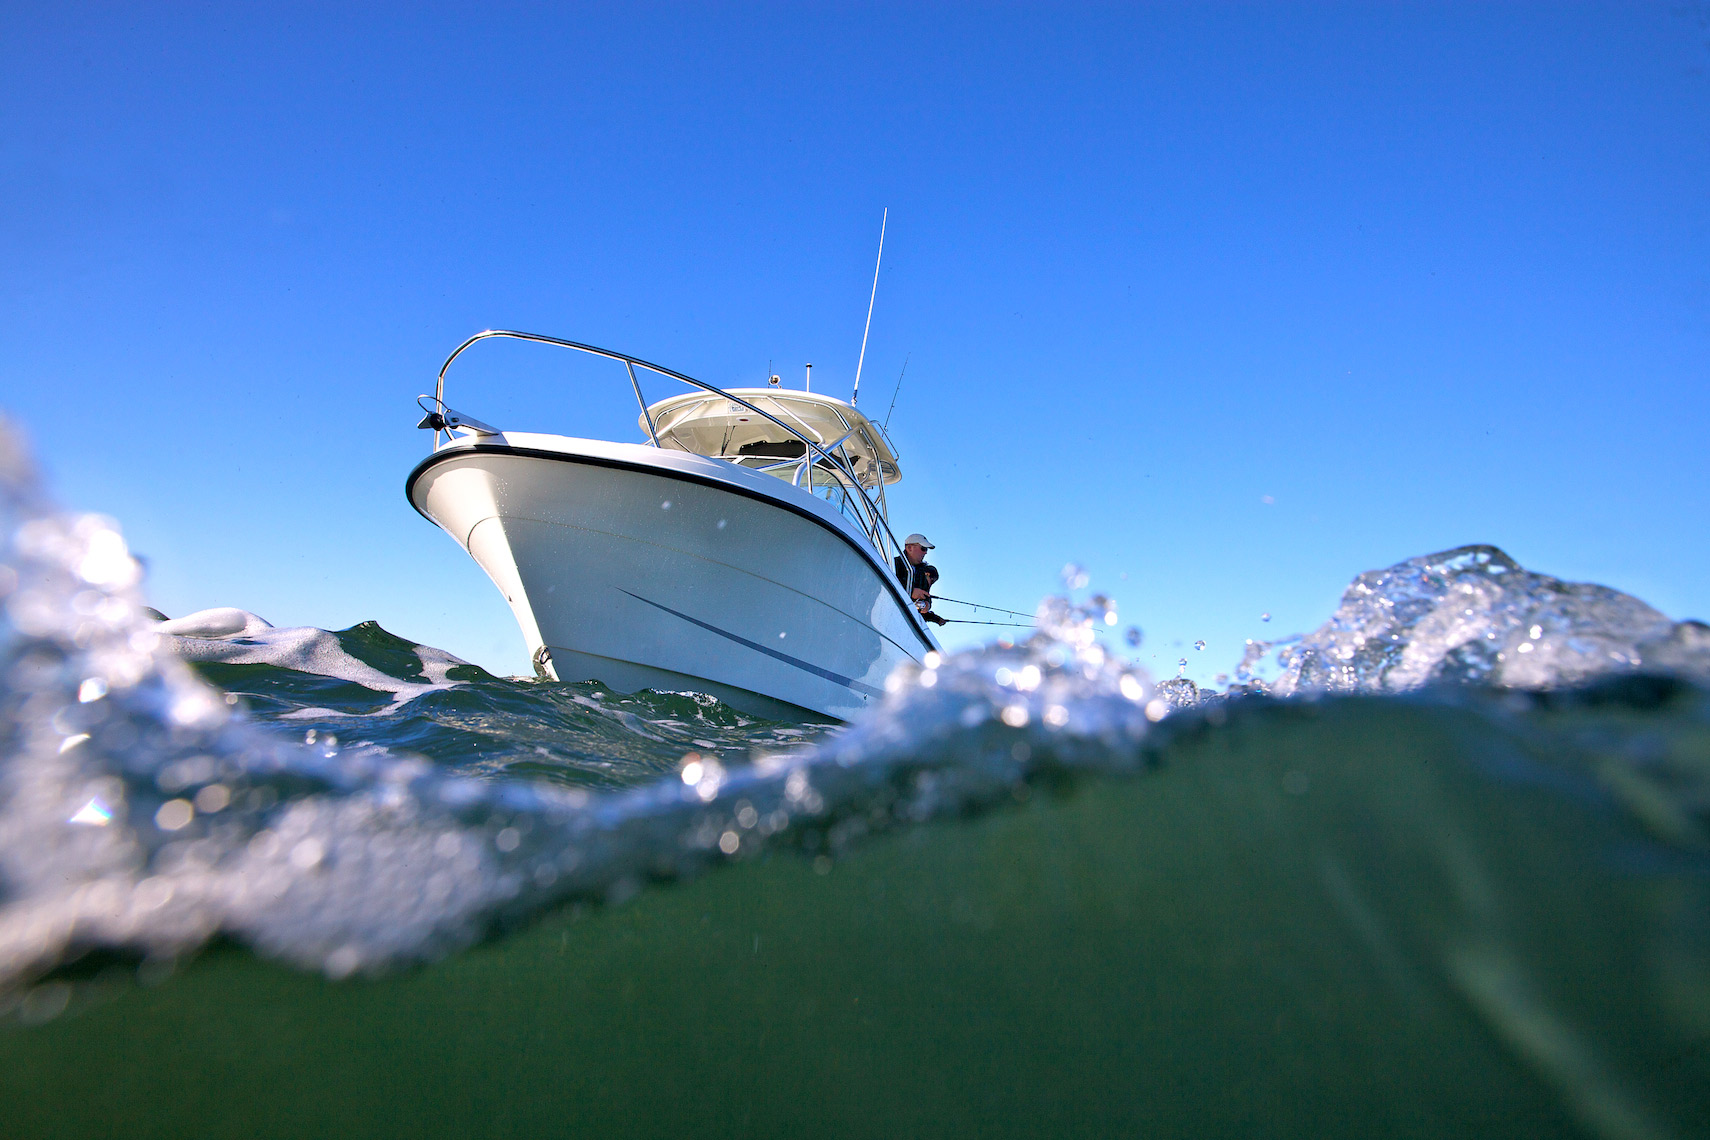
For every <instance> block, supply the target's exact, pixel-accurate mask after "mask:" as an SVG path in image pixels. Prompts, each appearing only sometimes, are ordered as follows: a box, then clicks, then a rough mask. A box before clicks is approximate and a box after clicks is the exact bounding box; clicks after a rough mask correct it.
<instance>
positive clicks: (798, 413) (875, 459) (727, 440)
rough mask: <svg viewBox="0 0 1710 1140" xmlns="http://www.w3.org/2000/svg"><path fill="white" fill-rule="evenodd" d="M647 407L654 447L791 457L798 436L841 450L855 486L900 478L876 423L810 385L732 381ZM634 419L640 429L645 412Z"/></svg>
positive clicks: (802, 448)
mask: <svg viewBox="0 0 1710 1140" xmlns="http://www.w3.org/2000/svg"><path fill="white" fill-rule="evenodd" d="M729 396H736V397H739V398H740V399H743V400H746V401H747V402H748V403H750V404H753V405H754V406H755V407H756V408H759V409H760V410H761V411H763V412H766V413H767V414H769V415H772V416H775V417H777V418H778V419H779V420H781V421H783V422H784V423H785V424H788V425H789V426H790V427H791V428H792V429H794V430H795V431H796V432H798V433H800V438H798V436H796V435H792V434H791V433H790V432H788V431H785V430H784V429H783V428H781V427H779V426H778V425H777V424H775V423H773V422H772V421H771V420H769V419H767V418H766V417H765V416H759V415H755V414H754V413H753V412H752V411H750V410H749V409H747V408H745V407H743V406H742V405H741V404H739V403H737V402H736V401H735V400H732V399H729ZM647 413H648V415H650V416H652V417H653V430H654V432H655V433H656V434H657V436H658V439H659V446H660V447H669V448H674V449H676V450H678V451H689V452H693V453H695V454H696V455H707V456H712V457H713V458H715V459H736V460H741V459H751V458H756V457H758V458H768V459H799V458H801V457H802V456H804V455H806V454H807V445H806V444H804V443H803V442H802V439H803V438H806V439H811V440H812V441H813V442H814V443H816V444H818V445H819V446H820V447H822V448H824V449H825V450H826V451H828V452H830V453H831V454H832V456H833V457H834V458H841V456H840V455H839V450H840V449H841V450H842V451H843V452H844V453H846V454H847V455H848V457H849V461H850V465H851V467H852V468H853V471H854V475H855V479H856V481H857V482H859V483H860V484H861V485H862V486H863V487H875V486H877V485H878V482H879V477H880V476H881V475H882V476H883V478H884V481H885V482H886V483H895V482H896V481H897V480H898V479H900V478H902V472H901V471H900V470H899V469H898V467H897V455H896V451H895V450H894V449H893V448H892V447H891V444H890V440H888V439H886V438H885V431H884V429H883V428H882V427H880V426H879V425H878V424H876V423H874V422H873V421H872V420H869V419H868V418H867V417H866V416H865V415H863V414H862V413H861V412H860V411H858V410H857V409H856V408H855V407H854V405H852V404H846V403H844V402H843V401H842V400H838V399H834V398H832V397H830V396H821V395H819V394H818V393H815V392H798V391H794V390H792V389H778V388H732V389H730V390H729V392H728V393H727V394H721V395H714V394H712V393H710V392H689V393H685V394H684V395H681V396H672V397H671V398H670V399H668V400H660V401H659V402H658V403H657V404H654V405H652V406H651V407H649V408H648V409H647ZM637 423H638V424H639V425H640V426H641V429H642V430H643V431H646V430H647V416H641V417H639V418H638V420H637ZM840 441H841V442H840ZM833 444H838V445H839V447H833V446H832V445H833Z"/></svg>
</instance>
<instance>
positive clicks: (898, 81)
mask: <svg viewBox="0 0 1710 1140" xmlns="http://www.w3.org/2000/svg"><path fill="white" fill-rule="evenodd" d="M352 8H360V11H352V10H351V9H352ZM886 207H889V209H890V230H889V235H888V237H887V241H886V247H885V263H884V272H883V276H882V278H881V280H880V285H879V298H878V306H877V309H876V311H875V314H874V317H873V329H872V340H871V343H870V345H869V347H868V351H867V365H866V372H865V375H864V378H863V381H862V387H863V390H864V395H865V397H866V398H865V400H864V401H863V404H864V406H867V407H869V408H870V409H875V410H877V411H878V412H880V413H882V412H883V410H884V407H885V405H886V404H887V403H888V402H889V399H890V396H891V390H892V387H893V386H894V384H895V381H896V377H897V375H898V373H899V371H900V370H901V368H902V366H903V362H904V360H905V359H906V360H907V361H908V372H907V378H906V380H905V382H904V387H903V391H902V394H901V399H900V400H899V402H898V405H897V409H896V413H895V417H894V419H893V420H892V428H893V434H894V435H895V437H896V439H897V442H898V444H899V447H900V449H901V452H902V458H903V466H904V473H905V478H904V481H903V483H902V484H901V485H900V486H899V488H898V489H897V492H896V494H895V495H894V497H893V500H892V510H893V521H894V524H895V525H896V528H897V529H898V531H899V533H900V532H902V531H907V530H922V531H924V532H926V533H927V534H928V535H930V536H931V537H932V539H933V540H934V541H935V542H937V543H938V545H939V550H938V551H937V552H936V559H935V560H936V562H937V563H938V565H939V566H940V568H941V570H942V571H943V572H944V575H945V577H944V583H943V588H944V589H945V591H946V592H947V593H949V594H951V595H952V596H955V597H966V598H974V599H979V600H987V601H991V602H993V603H995V604H998V605H1004V606H1011V607H1014V608H1018V609H1030V608H1031V607H1032V605H1033V603H1034V602H1035V601H1037V599H1038V598H1039V597H1040V596H1041V595H1042V594H1044V593H1045V592H1047V591H1049V590H1051V589H1053V588H1055V587H1056V585H1057V574H1058V571H1059V570H1060V569H1061V567H1062V566H1063V564H1064V563H1065V562H1069V561H1075V562H1079V563H1082V564H1084V565H1085V566H1086V567H1087V568H1088V569H1089V570H1090V572H1091V574H1092V577H1093V584H1094V586H1095V587H1102V588H1104V589H1107V590H1109V591H1110V592H1111V593H1113V594H1114V595H1115V596H1116V597H1117V598H1118V600H1119V601H1120V603H1121V604H1122V610H1123V619H1124V624H1126V623H1127V622H1128V621H1137V622H1138V623H1139V624H1140V625H1142V626H1143V627H1144V628H1145V629H1146V631H1147V641H1146V644H1145V646H1144V649H1143V651H1142V659H1143V660H1145V661H1146V662H1147V663H1148V664H1149V665H1151V666H1152V667H1153V668H1154V669H1155V671H1157V672H1160V673H1163V674H1170V673H1173V672H1174V671H1175V660H1176V659H1177V658H1178V657H1182V656H1186V657H1188V658H1189V659H1190V661H1191V667H1192V672H1191V674H1190V675H1193V676H1196V677H1198V678H1200V679H1202V680H1204V679H1206V678H1209V677H1210V676H1211V675H1213V674H1214V673H1216V672H1219V671H1221V670H1224V669H1227V668H1228V667H1229V666H1230V665H1231V664H1232V663H1233V662H1234V661H1235V660H1236V659H1238V657H1239V656H1240V647H1241V643H1242V640H1243V639H1244V638H1247V637H1255V636H1274V635H1277V634H1281V633H1286V632H1289V631H1292V630H1298V629H1303V628H1310V627H1312V626H1314V625H1316V624H1318V623H1319V622H1320V621H1322V620H1323V619H1324V618H1325V617H1326V616H1327V615H1328V614H1329V612H1330V611H1331V610H1332V609H1333V608H1334V605H1335V603H1336V599H1337V597H1338V596H1339V593H1340V591H1341V589H1342V588H1343V586H1344V585H1345V584H1346V583H1347V581H1348V580H1349V579H1350V578H1351V577H1352V576H1353V575H1355V574H1357V573H1359V572H1360V571H1362V570H1366V569H1370V568H1374V567H1379V566H1383V565H1387V564H1389V563H1392V562H1394V561H1397V560H1399V559H1402V558H1406V557H1409V556H1412V555H1416V554H1422V553H1426V552H1429V551H1433V550H1438V549H1443V548H1446V547H1450V546H1455V545H1459V544H1462V543H1466V542H1474V541H1482V542H1492V543H1496V544H1498V545H1500V546H1502V547H1504V548H1506V549H1507V550H1508V551H1509V552H1510V553H1511V554H1513V555H1514V556H1515V557H1516V558H1518V559H1519V560H1520V561H1521V562H1522V563H1523V564H1524V565H1526V566H1528V567H1529V568H1532V569H1536V570H1541V571H1545V572H1548V573H1553V574H1556V575H1559V576H1562V577H1567V578H1572V579H1580V580H1595V581H1600V582H1604V583H1606V584H1608V585H1612V586H1615V587H1617V588H1620V589H1624V590H1627V591H1629V592H1632V593H1635V594H1637V595H1639V596H1640V597H1643V598H1645V599H1646V600H1648V601H1650V602H1651V603H1652V604H1654V605H1657V606H1658V607H1659V608H1662V609H1663V610H1665V611H1666V612H1668V613H1670V614H1671V615H1673V616H1675V617H1689V616H1697V617H1701V618H1702V617H1710V575H1707V574H1706V572H1705V567H1706V565H1707V564H1710V539H1707V538H1706V528H1705V525H1704V524H1705V518H1706V507H1707V506H1710V502H1707V498H1710V494H1707V481H1706V478H1705V468H1704V459H1703V455H1704V451H1703V450H1702V448H1703V446H1704V445H1703V443H1702V439H1703V437H1704V435H1705V428H1706V425H1707V423H1710V419H1707V412H1710V395H1707V388H1710V385H1707V383H1706V381H1707V380H1710V352H1707V350H1710V6H1707V5H1704V4H1682V3H1663V4H1653V5H1642V4H1622V5H1591V4H1585V5H1575V4H1546V5H1520V4H1488V3H1479V4H1452V3H1433V4H1424V5H1403V4H1386V5H1370V4H1335V5H1307V4H1301V5H1256V4H1255V5H1229V6H1214V5H1205V4H1191V5H1188V4H1183V5H1155V6H1109V7H1069V6H1056V5H1053V6H1049V7H1047V6H1043V5H1041V6H1036V7H1035V6H983V5H982V6H976V5H971V4H970V5H954V6H947V5H939V6H932V5H919V4H908V5H888V6H887V5H838V6H817V7H815V6H808V7H801V6H788V5H778V6H771V7H760V6H752V7H736V6H728V7H714V6H710V5H692V6H691V5H634V6H626V7H623V8H622V9H621V10H619V9H618V7H617V6H610V5H602V6H588V7H585V8H573V7H569V6H557V5H540V6H531V7H525V6H479V7H477V6H466V7H462V8H457V7H438V8H434V7H428V6H408V7H396V8H385V7H382V6H380V5H361V6H351V5H325V6H310V5H297V6H290V7H269V6H265V5H221V6H201V7H198V6H190V5H159V6H139V5H80V6H71V5H66V6H48V5H37V6H32V7H29V8H26V7H25V6H23V5H18V4H11V5H5V6H4V7H0V407H4V408H5V409H7V410H8V411H9V413H10V414H12V415H13V416H15V417H16V418H18V419H19V420H20V421H21V422H22V423H23V425H24V426H25V428H26V429H27V431H28V432H29V433H30V435H31V437H32V438H33V440H34V441H35V446H36V448H37V451H38V453H39V455H40V458H41V460H42V462H43V465H44V466H45V467H46V469H47V470H48V473H49V476H50V478H51V480H52V484H53V486H54V488H55V491H56V493H57V494H58V496H59V497H60V499H61V500H62V501H64V502H66V503H67V504H69V505H74V506H78V507H83V508H89V509H96V510H101V511H105V512H107V513H110V514H112V515H114V516H116V517H117V518H119V520H120V521H121V522H122V523H123V524H124V526H125V529H126V531H127V534H128V535H129V536H130V537H131V539H132V542H133V545H134V546H135V547H136V548H137V549H138V550H139V551H141V552H142V553H143V554H145V555H146V556H147V557H148V559H149V565H150V569H151V587H150V589H151V592H152V596H153V597H154V599H155V601H156V604H157V605H159V606H160V607H161V608H162V609H164V610H166V611H167V612H168V613H173V614H178V613H183V612H187V611H189V610H192V609H198V608H202V607H206V606H214V605H236V606H241V607H244V608H246V609H250V610H254V611H255V612H257V613H260V614H261V615H262V616H263V617H266V618H267V619H269V620H270V621H273V622H275V623H276V624H293V625H295V624H308V625H318V626H323V627H327V628H338V627H341V626H344V625H348V624H351V623H353V622H356V621H360V620H363V619H367V618H374V619H377V620H379V621H380V622H381V623H382V624H383V625H385V626H386V627H387V628H389V629H392V630H393V631H395V632H397V633H400V634H403V635H405V636H408V637H411V638H414V639H416V640H420V641H425V642H429V643H432V644H435V645H439V646H442V647H444V648H446V649H449V650H451V651H452V652H455V653H458V654H459V655H462V656H464V657H467V658H470V659H472V660H475V661H477V662H479V663H481V664H484V665H487V666H488V667H490V668H494V669H497V670H500V671H522V670H523V669H525V658H524V655H523V652H522V647H521V638H520V635H519V634H518V633H517V631H516V628H515V624H514V622H513V621H512V619H511V617H510V615H509V612H508V610H507V609H506V608H505V607H504V605H503V603H502V601H501V599H500V598H499V597H498V594H497V592H496V591H495V590H494V589H493V588H492V586H491V585H490V584H489V583H488V582H487V581H486V579H485V578H484V577H483V576H482V575H481V573H480V571H479V570H478V569H477V568H476V567H475V566H474V564H473V563H472V562H470V561H469V560H468V559H467V557H466V556H465V555H464V554H462V552H461V551H459V550H458V549H457V548H456V546H455V545H454V544H453V543H452V542H451V540H449V539H448V538H447V537H446V536H444V535H443V534H441V533H440V532H439V531H437V530H436V529H434V528H433V527H431V526H430V525H429V524H427V523H426V522H424V521H422V520H421V519H420V518H419V517H418V516H417V515H416V514H415V512H414V511H413V510H411V509H410V507H409V506H408V504H407V503H406V502H405V500H404V497H403V491H402V487H403V480H404V476H405V475H406V474H407V472H408V471H409V469H410V468H411V466H413V464H414V463H415V462H416V461H417V460H418V459H419V458H420V457H421V456H422V455H423V454H424V453H425V450H426V447H427V445H428V436H427V433H425V432H417V431H416V430H414V424H415V421H416V419H417V418H418V416H419V413H418V412H417V411H416V409H415V406H414V404H413V397H414V396H415V395H416V393H418V392H421V391H424V390H428V389H429V388H430V387H431V383H432V377H433V374H434V372H435V371H436V370H437V368H438V365H439V363H440V361H441V360H442V359H443V358H444V356H445V355H446V353H447V352H449V351H450V349H451V348H453V347H454V346H455V345H456V344H457V343H458V342H460V341H461V340H462V339H463V338H464V337H465V336H467V335H468V334H470V333H472V332H474V331H477V330H479V329H482V328H487V327H509V328H522V329H528V330H532V331H538V332H545V333H548V334H552V335H558V336H565V337H569V338H572V339H579V340H584V341H590V342H593V343H596V344H603V345H608V346H611V347H614V348H619V349H622V350H626V351H629V352H633V353H635V354H637V355H639V356H642V357H645V358H648V359H652V360H656V361H659V362H661V363H663V364H666V365H669V366H671V367H674V368H677V369H678V370H681V371H685V372H688V373H690V374H692V375H695V376H698V377H700V378H702V379H705V380H708V381H712V382H714V383H731V384H737V383H743V384H746V383H756V382H759V380H760V378H761V377H762V376H763V375H764V373H765V369H766V368H767V366H768V364H770V365H771V367H772V368H773V369H774V370H776V371H778V372H780V373H782V374H783V375H784V376H785V377H787V378H793V377H797V376H799V375H800V372H801V365H802V364H803V363H804V362H807V361H812V362H813V363H814V365H815V368H814V386H815V388H816V389H819V390H826V391H832V392H846V391H847V389H848V385H849V383H850V381H851V380H852V378H853V373H854V366H855V360H856V355H857V353H858V351H859V349H860V337H861V323H862V318H863V316H864V314H865V308H866V301H867V290H868V287H869V284H870V281H871V273H872V258H873V252H874V245H875V242H876V239H877V231H878V223H879V216H880V213H881V211H882V210H883V209H884V208H886ZM568 355H569V354H564V356H565V357H568ZM465 361H466V362H467V365H465V364H464V362H460V363H459V366H458V367H457V369H455V370H454V372H453V374H452V386H451V388H450V391H449V396H450V398H451V401H452V403H453V405H454V406H456V407H458V408H460V409H462V410H464V411H467V412H469V413H471V414H473V415H475V416H478V417H480V418H482V419H486V420H488V421H490V422H496V423H498V424H500V425H501V426H504V427H511V428H517V429H522V430H545V431H558V432H563V433H566V434H574V435H594V436H603V437H607V438H624V439H627V438H636V428H635V425H634V414H635V409H634V405H633V401H632V400H630V398H629V396H628V394H627V389H626V386H625V383H624V381H623V378H622V374H621V373H614V372H612V371H610V370H600V369H597V368H591V367H590V366H588V365H585V364H577V363H576V362H575V361H573V360H570V359H559V358H558V357H557V355H556V354H552V353H549V352H548V351H547V350H543V349H530V348H528V347H527V346H511V345H499V346H483V348H482V349H479V350H477V351H476V352H475V353H472V354H470V356H468V357H466V358H465ZM668 394H671V393H670V392H669V391H668V390H664V389H660V390H658V391H657V393H656V394H655V393H653V392H650V396H651V397H653V398H659V397H663V396H664V395H668ZM626 401H627V402H626ZM1267 499H1268V500H1269V501H1267ZM1263 612H1269V613H1271V614H1273V615H1274V618H1273V620H1272V621H1271V622H1270V623H1269V624H1264V623H1261V622H1260V621H1259V615H1260V614H1261V613H1263ZM965 630H966V631H967V632H970V633H971V632H985V631H983V630H978V629H977V627H965ZM1196 639H1204V640H1205V641H1206V642H1207V643H1208V645H1207V648H1206V650H1205V651H1204V652H1195V651H1194V650H1193V649H1192V648H1191V644H1192V642H1193V641H1194V640H1196ZM1154 654H1155V655H1156V660H1153V659H1152V658H1153V655H1154Z"/></svg>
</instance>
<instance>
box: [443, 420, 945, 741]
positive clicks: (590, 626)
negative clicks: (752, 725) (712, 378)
mask: <svg viewBox="0 0 1710 1140" xmlns="http://www.w3.org/2000/svg"><path fill="white" fill-rule="evenodd" d="M513 438H514V437H513ZM581 442H582V441H570V440H565V439H563V438H562V437H558V438H556V439H554V440H553V444H554V447H553V449H552V450H542V449H535V448H520V447H510V446H506V445H497V446H495V445H486V446H481V447H471V448H450V449H445V450H442V451H440V452H438V453H436V454H435V455H434V456H432V457H430V459H429V460H428V461H426V462H425V463H424V464H423V465H422V466H421V467H419V468H418V469H417V471H416V472H415V474H413V475H412V476H411V483H410V497H411V501H412V502H413V503H414V504H415V505H416V507H417V509H418V510H420V511H421V512H422V513H423V514H424V515H426V516H427V517H428V518H430V519H432V520H433V521H434V522H436V523H438V524H439V525H440V526H441V527H442V528H444V529H445V530H446V531H447V532H448V533H450V534H451V535H452V536H453V537H455V538H457V539H458V541H459V543H460V544H461V545H463V546H464V547H465V548H466V549H467V550H468V551H469V553H470V554H471V556H473V557H474V558H475V560H476V561H477V562H478V563H479V564H480V565H481V566H482V568H483V569H485V570H486V571H487V573H488V575H489V576H490V577H491V578H492V579H493V581H494V583H495V584H496V585H498V586H499V588H500V590H501V591H502V592H503V593H504V594H505V596H506V598H507V599H508V600H509V601H510V603H511V606H512V609H513V611H514V612H515V613H516V616H517V621H518V624H519V625H520V626H521V628H522V630H523V633H524V637H525V639H526V640H527V642H528V644H529V649H530V651H531V652H537V651H538V650H540V649H541V648H542V647H544V650H545V653H544V655H543V656H544V658H545V660H546V661H547V662H549V663H550V667H551V669H552V671H553V672H554V674H555V675H556V676H557V677H558V678H559V679H561V680H585V679H595V680H599V681H601V682H603V683H605V684H607V685H609V686H611V687H613V688H615V689H618V690H620V691H627V690H632V689H635V688H641V687H652V688H676V689H700V690H702V691H707V692H711V693H712V694H713V695H714V696H718V697H720V698H721V699H724V700H726V701H727V702H729V703H731V704H733V705H735V706H737V707H739V708H746V709H748V710H749V711H752V712H755V713H758V714H760V715H768V716H778V715H781V714H782V713H785V712H788V711H789V706H795V707H796V708H799V709H806V710H809V711H811V712H813V713H816V714H818V715H820V716H827V717H835V718H839V719H844V718H847V717H849V716H851V715H853V714H854V713H855V712H857V711H858V710H859V709H861V708H863V707H865V706H866V705H867V704H869V703H871V702H872V701H874V700H876V699H877V698H878V697H879V696H880V695H881V694H882V693H883V691H884V690H883V686H884V682H885V678H886V677H887V676H889V674H890V673H891V671H892V670H893V669H894V668H896V666H898V665H900V664H902V663H903V662H904V661H908V660H911V659H912V660H919V659H920V658H921V657H923V656H924V655H925V654H926V653H927V652H928V651H930V650H931V649H932V648H933V647H934V646H933V644H932V642H931V640H930V638H929V637H928V636H927V635H925V633H924V632H923V630H922V629H921V628H920V626H919V624H918V621H917V619H915V616H914V615H913V614H912V613H910V612H909V608H908V606H907V605H906V602H905V601H904V600H903V599H902V596H901V593H900V591H899V590H898V589H897V588H896V586H895V584H894V582H892V581H890V580H889V573H888V568H886V567H884V565H883V564H882V563H880V562H879V561H878V560H877V559H876V557H875V556H874V555H873V554H872V552H871V551H868V550H863V549H862V546H861V543H862V542H863V538H862V536H860V535H859V534H858V533H857V534H854V535H851V529H852V528H849V527H847V526H846V525H837V524H841V523H842V520H841V519H836V520H835V523H834V522H833V521H831V520H828V519H826V518H821V517H818V515H817V514H816V513H815V510H817V508H818V507H819V506H820V504H817V503H814V504H813V509H802V508H801V507H800V506H793V505H792V504H791V502H790V500H792V499H795V500H800V499H806V496H804V495H802V494H801V493H800V492H799V491H796V490H795V489H793V488H789V487H787V486H782V485H780V484H779V481H777V480H774V479H770V478H768V477H764V476H757V475H754V474H751V473H749V472H747V471H739V470H736V469H735V468H734V466H733V465H731V464H728V463H724V462H722V461H720V460H711V459H706V458H704V457H700V456H690V455H685V454H682V453H677V454H675V455H671V454H670V453H662V452H661V451H660V450H659V449H654V448H650V447H643V446H639V445H630V444H610V443H593V442H592V441H589V442H590V446H589V447H588V448H585V449H582V451H581V452H580V453H579V452H578V449H577V448H575V447H572V446H569V445H571V444H575V443H581ZM702 467H704V468H705V469H706V471H705V472H701V471H700V470H699V469H700V468H702ZM697 476H700V477H697ZM774 488H775V489H774ZM786 496H787V497H788V498H786ZM825 513H826V514H827V515H831V514H832V512H829V511H827V512H825ZM538 659H539V658H537V660H538ZM762 694H764V695H762Z"/></svg>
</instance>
